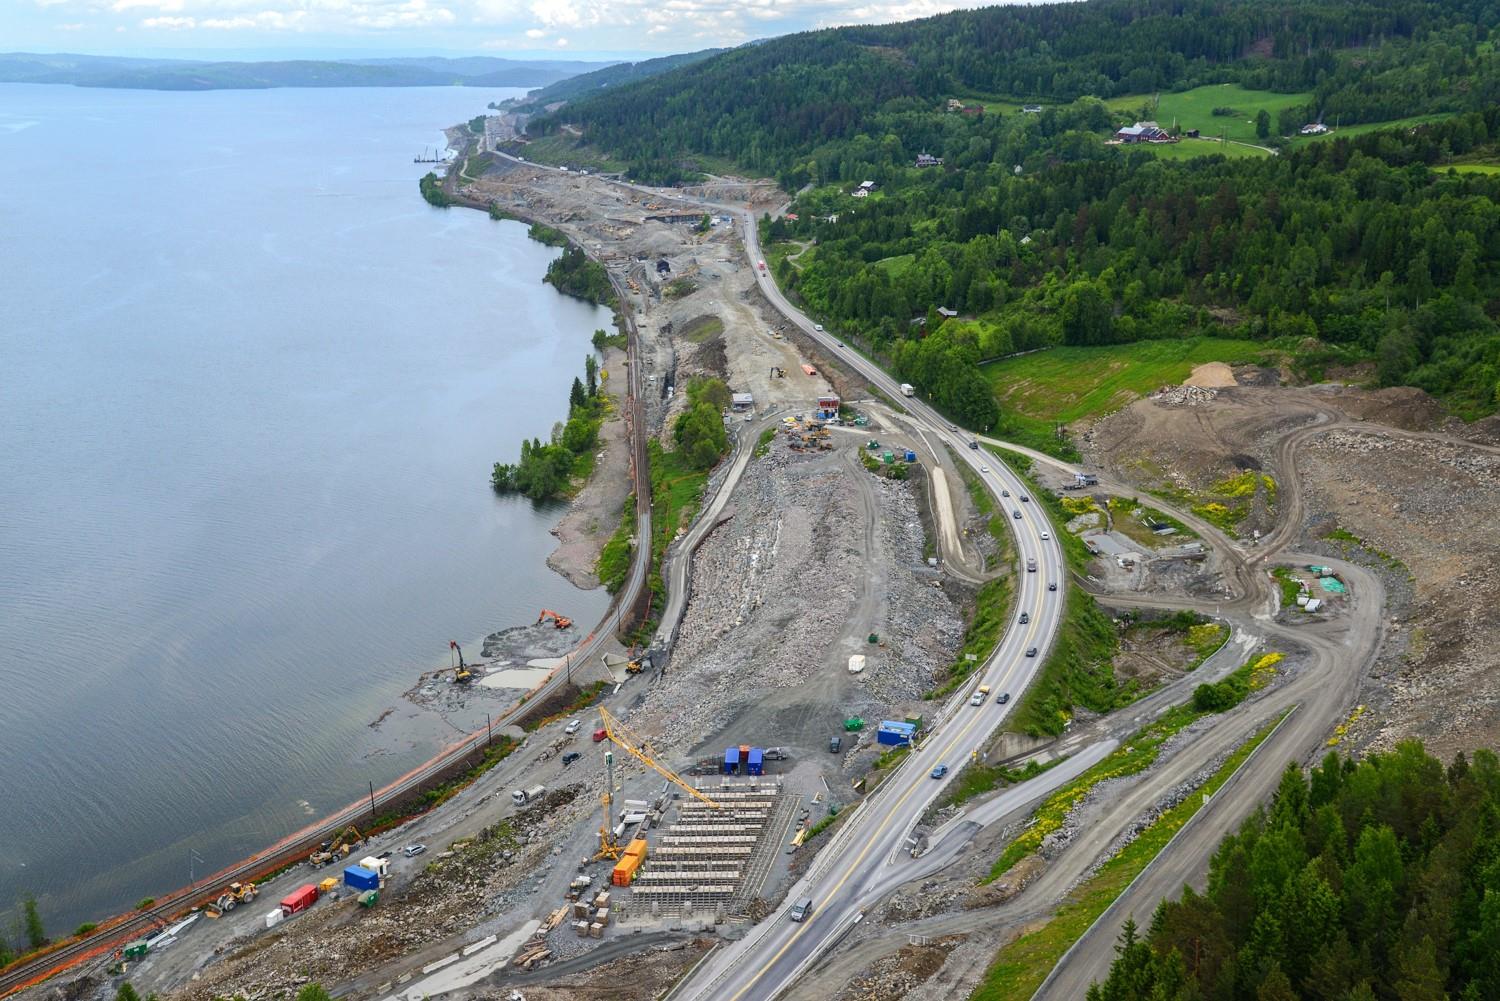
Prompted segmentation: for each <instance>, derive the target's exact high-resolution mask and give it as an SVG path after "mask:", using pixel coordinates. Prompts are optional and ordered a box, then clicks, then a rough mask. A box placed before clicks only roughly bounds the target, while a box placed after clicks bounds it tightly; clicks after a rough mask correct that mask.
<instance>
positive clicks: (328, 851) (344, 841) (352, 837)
mask: <svg viewBox="0 0 1500 1001" xmlns="http://www.w3.org/2000/svg"><path fill="white" fill-rule="evenodd" d="M364 839H365V836H364V835H363V834H361V833H359V828H357V827H355V826H354V825H353V824H350V825H349V826H348V827H346V828H344V829H343V830H342V831H340V832H339V836H338V837H336V838H334V839H333V840H332V841H325V842H323V844H322V845H320V846H319V847H318V850H317V851H315V852H313V853H312V854H311V855H309V856H308V858H307V860H308V861H309V862H311V863H312V864H313V865H327V864H328V863H330V862H336V861H338V860H339V859H344V858H348V857H349V853H350V852H352V851H354V846H355V844H356V843H358V842H361V841H364Z"/></svg>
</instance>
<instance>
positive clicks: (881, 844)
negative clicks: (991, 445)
mask: <svg viewBox="0 0 1500 1001" xmlns="http://www.w3.org/2000/svg"><path fill="white" fill-rule="evenodd" d="M715 207H717V208H720V209H730V210H731V211H732V212H733V214H734V216H735V218H736V219H737V220H738V225H739V226H740V228H741V231H742V235H743V238H744V240H745V247H746V251H747V253H748V254H749V256H750V259H751V261H752V262H755V261H759V260H760V258H761V253H760V247H759V239H758V235H757V233H756V230H755V220H754V219H753V218H752V217H751V216H750V214H749V213H748V212H746V211H745V210H744V209H740V208H733V207H730V206H715ZM756 280H757V281H758V282H759V285H760V289H761V291H762V292H763V293H764V294H765V296H766V297H767V299H769V300H770V301H771V302H772V303H773V304H774V305H775V306H776V308H777V309H779V310H780V311H781V312H782V314H783V315H784V316H786V318H787V319H788V320H789V321H790V322H792V323H794V324H795V325H796V326H798V327H799V328H800V329H801V331H802V333H803V334H804V335H806V336H807V337H808V338H810V339H812V340H814V341H816V342H818V343H819V344H820V345H822V347H823V348H824V349H825V350H827V351H828V352H829V353H830V354H833V355H836V356H838V357H839V358H840V359H841V360H842V363H843V364H844V365H845V366H846V367H848V368H850V369H852V370H854V371H855V372H857V373H858V374H859V375H860V376H862V377H863V378H865V379H866V380H868V381H869V383H870V384H871V385H872V386H874V387H876V388H877V389H879V390H880V391H881V392H882V393H884V394H885V395H886V396H887V397H889V398H890V399H892V400H896V401H899V402H900V404H901V405H902V406H903V407H905V408H906V409H907V411H908V413H909V414H910V415H911V417H912V421H913V423H914V424H915V425H916V426H917V427H918V428H919V430H920V431H922V432H924V433H925V435H926V436H927V437H928V438H929V440H931V439H936V440H938V441H940V442H942V443H944V444H946V445H947V446H949V447H950V448H952V449H953V451H954V452H955V454H957V455H959V456H960V457H961V461H965V462H968V463H969V464H970V465H971V466H972V467H973V468H974V471H975V473H976V474H978V476H979V477H980V479H981V480H983V481H984V483H985V484H986V485H987V486H988V488H989V489H990V490H991V491H992V492H993V493H994V494H995V496H996V498H997V499H998V500H999V501H1000V503H1001V504H1002V505H1003V509H1004V510H1005V511H1007V512H1012V513H1013V515H1014V516H1013V517H1010V518H1008V519H1007V521H1008V522H1009V523H1010V525H1011V527H1012V529H1013V530H1014V532H1015V535H1016V546H1017V555H1018V558H1019V559H1020V560H1021V561H1022V562H1023V564H1024V562H1025V561H1026V560H1035V561H1036V566H1037V569H1036V571H1035V572H1034V573H1026V572H1022V573H1020V574H1019V575H1018V576H1019V577H1020V581H1019V586H1018V587H1017V598H1016V612H1017V614H1019V613H1020V612H1023V611H1024V612H1026V613H1027V614H1028V617H1029V620H1030V621H1029V622H1028V623H1027V624H1026V625H1020V624H1019V623H1017V624H1015V625H1014V626H1013V627H1012V628H1010V629H1007V630H1006V632H1005V635H1004V637H1003V638H1002V639H1001V641H1000V643H999V645H998V646H997V648H996V649H995V651H994V652H993V653H992V654H991V655H990V657H989V658H988V659H986V660H985V662H984V663H983V664H982V665H981V666H980V667H979V669H978V670H977V671H976V672H975V674H974V678H973V680H972V681H971V683H969V684H967V685H965V686H964V687H962V688H961V689H959V691H958V692H956V693H955V694H954V696H953V697H952V698H951V699H950V700H949V702H948V703H947V704H946V705H944V706H943V707H942V709H941V710H940V711H939V712H938V714H937V717H936V719H934V720H932V721H930V724H929V725H930V730H929V733H928V735H927V736H926V737H925V738H924V739H923V740H922V741H921V743H920V744H919V745H918V747H917V748H916V749H914V750H913V752H912V753H911V755H910V757H909V759H908V760H907V761H906V762H905V763H904V764H903V765H902V766H901V767H900V768H898V769H896V770H895V771H894V772H893V773H892V774H890V775H889V776H888V777H887V778H886V779H885V781H884V782H883V783H882V784H881V785H880V787H879V788H878V789H877V790H876V791H875V792H874V793H872V794H871V795H870V796H869V797H868V798H866V799H865V800H864V801H863V802H861V803H860V804H859V805H858V806H857V807H856V808H855V810H854V811H853V813H852V815H851V816H849V817H848V819H846V820H845V821H843V823H842V824H841V826H840V828H839V831H838V833H837V834H836V835H835V836H834V838H833V840H832V842H831V843H830V844H829V845H828V846H827V847H825V848H824V849H823V850H822V851H821V852H820V853H819V856H818V859H817V861H816V862H815V863H814V865H813V867H812V869H811V870H810V872H809V873H808V875H807V876H805V877H804V878H803V879H802V880H801V881H800V882H799V883H798V884H797V886H796V887H795V888H794V889H793V890H792V892H791V893H790V894H789V895H788V897H787V898H786V902H785V904H784V905H783V907H782V908H781V910H780V911H778V912H777V913H776V914H773V915H772V916H770V917H768V918H767V919H765V920H764V921H762V922H761V923H760V924H759V925H757V926H756V928H755V929H754V930H753V931H752V932H751V934H750V935H749V936H747V937H746V938H745V939H743V940H741V941H740V942H737V943H735V944H734V945H732V946H729V947H728V948H725V949H721V950H719V951H718V952H717V953H715V954H713V955H712V956H711V957H710V958H709V959H708V960H707V961H705V962H704V963H703V964H702V965H700V966H699V968H698V969H697V970H695V971H694V972H693V974H692V976H691V977H690V978H688V979H687V980H685V981H684V982H683V983H682V984H680V985H679V987H678V989H677V990H676V991H674V992H673V994H672V997H673V998H674V999H684V1001H685V999H705V1001H708V999H713V1001H741V999H758V998H772V997H775V996H776V995H777V994H778V993H780V992H781V991H782V990H783V989H785V987H786V986H788V985H789V984H790V983H792V981H793V980H795V979H796V977H797V976H798V975H799V973H800V972H801V971H802V970H803V969H804V968H805V967H806V966H807V965H808V964H810V963H811V962H813V961H815V960H816V959H817V958H818V957H819V956H820V955H822V954H823V953H824V952H825V951H826V950H827V949H829V948H831V947H832V946H833V945H834V944H835V943H836V942H837V940H838V939H840V938H841V937H842V936H843V935H845V934H846V933H847V932H848V930H849V929H850V928H851V927H852V925H853V924H854V923H856V922H858V921H859V920H862V908H863V907H864V906H866V905H868V904H869V903H871V902H873V900H875V899H877V898H878V897H879V896H881V895H882V894H884V893H885V892H888V891H889V889H890V888H891V887H892V886H893V885H896V884H897V883H899V882H903V881H905V879H907V878H910V876H911V872H910V870H902V869H901V868H900V866H901V865H902V863H903V862H904V863H906V864H908V865H910V864H911V860H910V859H909V857H907V856H905V855H904V854H903V853H902V848H903V846H904V844H905V841H906V839H907V837H908V836H909V835H910V833H911V831H912V829H913V828H914V827H915V826H916V825H917V822H918V820H919V819H920V818H921V816H922V814H923V813H924V812H925V811H926V809H927V807H928V806H929V805H930V804H931V802H932V801H933V799H934V798H935V797H936V796H937V795H938V794H939V793H940V792H941V791H942V790H943V788H944V787H945V786H946V785H947V783H948V782H949V781H951V780H952V778H953V776H954V775H955V774H956V773H957V772H958V770H959V768H960V766H962V765H963V764H964V763H965V762H967V761H968V760H969V759H970V757H971V756H972V755H974V754H977V753H978V752H979V751H980V750H981V749H982V748H983V747H984V745H985V744H986V743H987V742H988V740H989V738H990V735H991V734H992V733H993V732H994V731H995V729H996V728H997V727H999V726H1000V725H1001V724H1002V723H1003V722H1004V721H1005V718H1006V717H1007V715H1008V714H1009V713H1010V712H1011V711H1013V709H1014V707H1015V705H1016V704H1017V701H1018V698H1019V696H1020V695H1021V693H1022V692H1024V691H1025V688H1026V686H1027V685H1028V684H1029V683H1030V681H1031V680H1032V678H1033V677H1034V676H1035V674H1036V672H1037V670H1038V667H1039V666H1040V665H1041V664H1042V662H1043V661H1045V659H1046V657H1047V654H1048V651H1049V648H1050V647H1051V644H1052V641H1053V638H1054V637H1055V635H1056V632H1057V627H1058V625H1059V623H1060V621H1061V618H1062V611H1063V602H1064V598H1065V596H1066V591H1067V586H1068V584H1067V581H1066V580H1065V576H1066V574H1065V568H1064V564H1063V557H1062V551H1061V549H1060V548H1059V546H1058V544H1057V542H1056V540H1055V539H1052V538H1050V532H1051V526H1050V525H1049V524H1048V522H1047V518H1046V515H1045V514H1044V513H1043V512H1042V510H1041V506H1040V505H1039V504H1035V503H1029V502H1024V501H1022V500H1021V499H1020V498H1021V497H1023V496H1025V495H1026V493H1027V492H1028V490H1029V488H1028V487H1027V486H1026V485H1025V484H1024V483H1023V482H1022V481H1021V480H1020V478H1019V477H1017V476H1016V475H1015V474H1014V473H1013V472H1012V471H1011V470H1010V469H1009V467H1007V466H1005V465H1004V464H1003V463H1000V462H998V461H996V460H995V459H994V458H993V457H992V456H991V455H990V454H989V453H988V452H984V451H981V450H978V449H971V448H969V447H968V445H969V441H970V439H969V437H968V436H967V435H963V434H961V433H959V432H958V431H957V429H955V428H953V427H952V426H951V425H949V423H948V422H947V421H946V420H944V419H943V418H942V417H941V416H940V415H938V414H937V413H936V412H935V411H933V410H932V409H931V408H930V407H928V406H927V405H926V404H925V403H924V402H922V401H921V400H919V399H915V398H910V397H904V396H903V395H902V393H901V386H900V384H899V383H898V382H896V380H895V379H893V378H891V376H889V375H888V374H886V372H885V371H884V370H882V369H881V368H879V367H878V366H877V365H875V364H874V363H873V362H871V361H869V360H868V359H866V358H864V357H863V356H861V355H859V354H858V353H857V352H854V351H850V350H847V349H845V348H842V347H840V345H839V342H838V339H837V338H836V337H833V336H832V335H830V334H828V333H826V332H825V331H822V330H819V329H818V328H817V326H816V325H815V324H813V323H812V321H810V320H809V319H808V318H807V317H806V316H804V315H803V314H802V313H801V312H799V311H798V310H797V309H796V308H794V307H793V306H792V304H791V303H789V302H788V301H787V300H786V298H785V297H784V296H783V295H782V294H781V291H780V289H779V288H777V286H776V284H775V282H774V281H772V280H771V278H770V276H769V275H766V274H764V273H762V272H761V271H760V270H759V268H756ZM1006 495H1008V496H1006ZM1044 536H1047V537H1045V538H1044ZM1048 585H1052V586H1053V587H1054V588H1055V589H1049V587H1048ZM1033 650H1034V651H1035V653H1034V654H1032V655H1030V656H1028V653H1029V652H1030V651H1033ZM979 685H985V686H987V687H988V689H989V694H988V696H987V697H985V699H984V701H983V703H982V704H981V705H979V706H972V705H970V704H969V701H970V695H971V693H973V692H974V691H975V690H976V688H977V687H978V686H979ZM1002 692H1004V693H1009V694H1010V695H1011V699H1010V701H1009V702H1008V704H1005V705H1002V704H1000V703H999V702H997V701H996V697H997V696H998V695H1000V694H1001V693H1002ZM938 765H946V766H948V769H949V772H948V775H947V776H946V777H945V778H941V779H934V778H931V777H930V775H931V773H932V772H933V770H934V769H935V768H936V767H937V766H938ZM1069 771H1071V769H1069ZM1049 774H1050V773H1049ZM1062 774H1067V772H1064V773H1062ZM1039 788H1040V785H1039V786H1038V787H1035V788H1033V789H1030V790H1028V791H1027V792H1028V794H1032V793H1035V794H1037V795H1040V793H1039V792H1037V790H1038V789H1039ZM805 898H811V899H812V901H813V912H812V914H811V916H810V917H809V918H808V919H807V920H805V921H802V922H793V921H791V920H789V919H788V917H787V911H788V910H789V909H790V908H791V906H792V905H793V904H794V903H795V902H796V901H799V900H802V899H805Z"/></svg>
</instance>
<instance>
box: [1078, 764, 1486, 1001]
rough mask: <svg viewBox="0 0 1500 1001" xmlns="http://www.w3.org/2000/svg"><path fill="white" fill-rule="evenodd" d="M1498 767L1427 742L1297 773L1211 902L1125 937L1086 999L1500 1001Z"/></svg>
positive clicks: (1166, 909) (1246, 838)
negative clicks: (1446, 753) (1438, 753)
mask: <svg viewBox="0 0 1500 1001" xmlns="http://www.w3.org/2000/svg"><path fill="white" fill-rule="evenodd" d="M1497 818H1500V762H1497V761H1496V758H1495V755H1494V754H1493V753H1491V752H1489V751H1478V752H1476V753H1475V755H1474V760H1473V761H1472V762H1467V761H1465V760H1464V759H1463V758H1462V757H1460V758H1459V759H1458V760H1456V761H1455V762H1454V763H1453V764H1452V765H1451V766H1449V767H1448V768H1447V769H1444V768H1443V766H1442V763H1441V762H1439V761H1437V760H1435V759H1433V758H1431V757H1429V756H1427V755H1426V754H1425V753H1424V752H1423V751H1422V748H1421V747H1420V745H1416V744H1406V745H1402V746H1401V747H1399V748H1397V750H1395V751H1394V752H1392V753H1390V754H1379V755H1371V756H1369V757H1368V758H1366V759H1365V760H1363V761H1361V762H1359V763H1358V764H1356V763H1355V762H1353V761H1352V760H1341V759H1339V757H1338V756H1337V755H1334V754H1329V755H1328V757H1327V758H1325V759H1324V761H1323V764H1322V765H1321V766H1320V767H1318V768H1315V769H1313V771H1312V775H1311V776H1310V778H1309V779H1304V777H1303V775H1302V773H1301V771H1300V770H1298V769H1296V768H1295V767H1293V768H1290V769H1288V771H1287V773H1286V775H1285V776H1284V777H1283V779H1282V783H1281V789H1280V791H1279V792H1278V793H1277V796H1276V800H1275V802H1274V804H1273V805H1272V806H1271V808H1270V809H1269V810H1268V811H1265V812H1262V813H1260V814H1257V815H1256V816H1255V817H1253V818H1252V819H1251V820H1250V821H1248V822H1247V823H1246V824H1245V826H1244V827H1243V828H1242V829H1241V831H1240V832H1239V833H1238V834H1235V835H1231V836H1230V837H1228V838H1226V839H1225V840H1224V842H1223V843H1222V844H1221V845H1220V847H1219V850H1218V852H1217V854H1216V855H1215V856H1214V859H1213V861H1212V864H1211V867H1210V870H1209V876H1208V887H1207V891H1206V892H1205V893H1204V894H1203V895H1199V894H1196V893H1193V892H1192V891H1191V890H1188V891H1186V892H1185V893H1184V894H1183V896H1182V898H1181V899H1179V900H1176V901H1171V902H1168V903H1164V904H1163V905H1162V906H1161V908H1160V909H1159V910H1158V911H1157V913H1156V915H1155V916H1154V917H1153V918H1152V921H1151V926H1150V928H1149V930H1148V931H1146V933H1145V934H1144V935H1143V936H1142V935H1139V934H1138V929H1136V928H1135V927H1134V926H1127V928H1126V932H1125V934H1124V936H1123V937H1122V941H1121V943H1120V947H1119V952H1120V955H1119V958H1118V959H1117V960H1116V961H1115V963H1114V966H1113V968H1112V969H1111V971H1110V976H1109V978H1108V980H1107V981H1106V982H1105V983H1103V984H1098V985H1095V986H1094V987H1093V988H1092V989H1091V990H1090V991H1089V995H1088V997H1089V1001H1199V999H1204V1001H1207V999H1215V1001H1218V999H1222V1001H1240V999H1243V1001H1283V999H1285V1001H1293V999H1297V998H1311V999H1318V1001H1376V999H1383V998H1391V999H1399V1001H1444V999H1452V1001H1481V999H1490V998H1497V997H1500V823H1497Z"/></svg>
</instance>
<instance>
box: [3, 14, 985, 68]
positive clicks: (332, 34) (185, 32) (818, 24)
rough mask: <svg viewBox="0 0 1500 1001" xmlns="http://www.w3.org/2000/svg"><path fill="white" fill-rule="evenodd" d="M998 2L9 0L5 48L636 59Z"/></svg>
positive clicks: (198, 54) (194, 54) (189, 54)
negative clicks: (809, 30)
mask: <svg viewBox="0 0 1500 1001" xmlns="http://www.w3.org/2000/svg"><path fill="white" fill-rule="evenodd" d="M986 2H988V3H994V2H996V0H0V49H4V50H11V51H28V52H82V53H90V54H96V55H123V56H129V55H140V56H164V55H173V54H178V55H182V56H183V57H185V58H236V59H243V58H277V59H280V58H351V57H357V56H369V55H495V56H502V57H510V58H533V57H546V58H551V59H558V58H562V59H594V58H614V59H619V58H631V57H636V56H643V55H661V54H665V53H669V52H689V51H693V50H696V49H703V48H710V47H715V46H732V45H738V44H740V43H742V42H747V41H752V40H754V39H758V38H769V37H772V36H775V35H785V34H789V33H792V32H796V31H806V30H808V29H812V28H824V27H832V26H835V25H843V24H861V23H879V22H886V21H904V20H908V19H911V18H916V17H926V16H928V15H931V14H938V13H942V12H944V11H949V10H955V9H958V8H961V7H979V6H984V5H985V4H986Z"/></svg>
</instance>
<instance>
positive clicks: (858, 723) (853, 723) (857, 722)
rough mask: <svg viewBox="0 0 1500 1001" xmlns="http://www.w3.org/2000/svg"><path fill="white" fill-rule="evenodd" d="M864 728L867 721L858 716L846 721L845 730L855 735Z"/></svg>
mask: <svg viewBox="0 0 1500 1001" xmlns="http://www.w3.org/2000/svg"><path fill="white" fill-rule="evenodd" d="M864 728H865V721H864V720H862V719H860V718H859V717H858V716H850V717H849V718H848V719H846V720H844V729H845V730H846V731H848V732H849V733H853V732H854V731H856V730H863V729H864Z"/></svg>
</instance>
